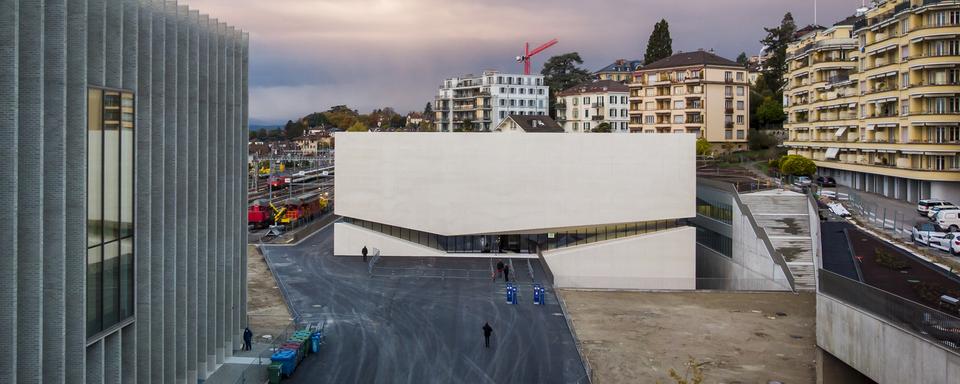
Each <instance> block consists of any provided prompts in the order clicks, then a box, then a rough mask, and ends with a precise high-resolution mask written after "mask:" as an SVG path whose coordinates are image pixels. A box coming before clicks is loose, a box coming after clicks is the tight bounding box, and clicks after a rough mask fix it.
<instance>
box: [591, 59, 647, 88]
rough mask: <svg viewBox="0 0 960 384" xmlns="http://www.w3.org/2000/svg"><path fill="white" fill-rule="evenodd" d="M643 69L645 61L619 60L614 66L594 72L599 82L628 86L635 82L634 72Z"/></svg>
mask: <svg viewBox="0 0 960 384" xmlns="http://www.w3.org/2000/svg"><path fill="white" fill-rule="evenodd" d="M640 68H643V60H627V59H617V61H614V62H613V63H612V64H610V65H608V66H606V67H603V68H601V69H600V70H599V71H596V72H594V75H596V76H597V80H611V81H616V82H619V83H623V84H627V83H629V82H631V81H633V71H636V70H639V69H640Z"/></svg>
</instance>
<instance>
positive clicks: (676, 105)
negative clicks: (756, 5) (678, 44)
mask: <svg viewBox="0 0 960 384" xmlns="http://www.w3.org/2000/svg"><path fill="white" fill-rule="evenodd" d="M629 86H630V111H629V115H630V123H629V127H630V131H631V132H642V133H694V134H697V135H698V136H699V137H705V138H706V139H707V140H708V141H710V143H711V144H712V145H713V149H714V151H720V152H729V151H736V150H744V149H746V148H747V132H748V131H749V129H750V105H749V103H750V83H749V78H748V77H747V69H746V68H745V67H744V66H743V65H740V64H737V63H736V62H734V61H732V60H728V59H725V58H722V57H720V56H717V55H715V54H713V53H712V52H706V51H702V50H701V51H696V52H682V53H677V54H675V55H673V56H670V57H668V58H665V59H662V60H659V61H656V62H653V63H651V64H650V65H647V66H645V67H643V68H642V69H640V70H638V71H636V72H634V79H633V82H632V83H630V85H629Z"/></svg>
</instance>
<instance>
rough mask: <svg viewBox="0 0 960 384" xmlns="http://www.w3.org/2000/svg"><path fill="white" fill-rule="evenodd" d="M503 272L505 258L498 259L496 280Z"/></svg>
mask: <svg viewBox="0 0 960 384" xmlns="http://www.w3.org/2000/svg"><path fill="white" fill-rule="evenodd" d="M502 273H503V260H497V272H496V273H495V274H494V275H493V279H494V280H496V279H497V278H498V277H500V274H502Z"/></svg>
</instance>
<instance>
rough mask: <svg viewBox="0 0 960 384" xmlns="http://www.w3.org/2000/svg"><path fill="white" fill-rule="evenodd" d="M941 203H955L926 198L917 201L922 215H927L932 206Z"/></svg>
mask: <svg viewBox="0 0 960 384" xmlns="http://www.w3.org/2000/svg"><path fill="white" fill-rule="evenodd" d="M941 205H954V204H953V203H951V202H947V201H943V200H940V199H924V200H920V201H919V202H917V212H919V213H920V215H921V216H927V211H929V210H930V208H932V207H939V206H941Z"/></svg>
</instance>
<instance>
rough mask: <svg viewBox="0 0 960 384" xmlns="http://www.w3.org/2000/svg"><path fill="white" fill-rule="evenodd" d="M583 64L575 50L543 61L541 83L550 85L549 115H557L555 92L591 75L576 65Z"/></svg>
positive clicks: (580, 81)
mask: <svg viewBox="0 0 960 384" xmlns="http://www.w3.org/2000/svg"><path fill="white" fill-rule="evenodd" d="M580 64H583V59H581V58H580V54H579V53H576V52H570V53H564V54H562V55H557V56H554V57H551V58H549V59H548V60H547V62H545V63H543V70H541V71H540V74H541V75H543V83H544V84H545V85H547V86H548V87H550V99H549V100H550V101H549V103H548V104H549V112H550V117H554V118H555V117H557V114H556V109H555V108H554V105H555V103H556V94H557V92H560V91H562V90H564V89H567V88H570V87H572V86H574V85H577V84H580V83H583V82H585V81H588V80H590V78H591V77H592V76H593V75H591V74H590V71H587V70H586V69H583V68H580V67H578V65H580Z"/></svg>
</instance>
